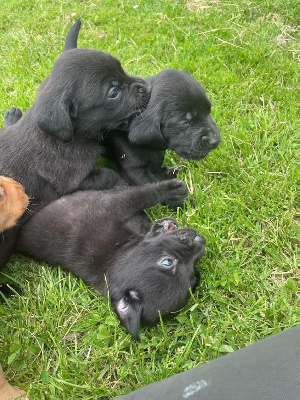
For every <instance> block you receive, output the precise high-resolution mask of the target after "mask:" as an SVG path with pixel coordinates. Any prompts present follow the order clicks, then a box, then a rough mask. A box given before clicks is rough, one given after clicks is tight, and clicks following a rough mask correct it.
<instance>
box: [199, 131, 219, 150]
mask: <svg viewBox="0 0 300 400" xmlns="http://www.w3.org/2000/svg"><path fill="white" fill-rule="evenodd" d="M220 139H221V138H220V134H219V133H218V132H211V131H210V132H208V133H207V135H205V136H202V141H203V142H205V143H206V144H207V145H208V146H209V147H210V148H212V149H215V148H216V147H218V145H219V143H220Z"/></svg>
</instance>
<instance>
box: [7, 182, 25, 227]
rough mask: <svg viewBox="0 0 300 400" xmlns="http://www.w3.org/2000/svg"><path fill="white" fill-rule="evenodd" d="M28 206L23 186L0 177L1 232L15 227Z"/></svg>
mask: <svg viewBox="0 0 300 400" xmlns="http://www.w3.org/2000/svg"><path fill="white" fill-rule="evenodd" d="M27 205H28V197H27V196H26V194H25V192H24V189H23V187H22V185H21V184H20V183H18V182H16V181H15V180H13V179H11V178H7V177H5V176H0V232H1V231H4V230H5V229H8V228H11V227H13V226H14V225H15V224H16V223H17V221H18V219H19V218H20V217H21V215H22V214H23V213H24V211H25V210H26V207H27Z"/></svg>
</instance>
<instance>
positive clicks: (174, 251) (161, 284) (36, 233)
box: [16, 179, 205, 340]
mask: <svg viewBox="0 0 300 400" xmlns="http://www.w3.org/2000/svg"><path fill="white" fill-rule="evenodd" d="M186 194H187V188H186V186H185V185H183V184H182V183H181V182H180V181H179V180H177V179H172V180H168V181H163V182H159V183H154V184H153V183H151V184H147V185H143V186H136V187H125V188H124V187H123V188H115V189H111V190H107V191H86V192H76V193H73V194H70V195H67V196H64V197H61V198H60V199H58V200H56V201H54V202H53V203H51V204H49V205H48V206H46V207H45V208H43V209H42V210H41V211H39V212H38V213H37V214H36V215H34V216H33V217H32V218H31V219H30V220H29V221H28V222H27V223H26V224H25V225H23V227H22V229H21V233H20V235H19V238H18V242H17V245H16V250H17V251H20V252H23V253H25V254H27V255H29V256H32V257H34V258H36V259H39V260H43V261H46V262H47V263H49V264H53V265H60V266H61V267H63V268H64V269H66V270H69V271H72V272H73V273H74V274H76V275H78V276H79V277H81V278H82V279H83V280H85V281H86V282H88V283H89V284H91V285H93V286H95V287H96V288H97V289H99V291H100V292H101V293H102V294H103V295H107V294H108V292H109V296H110V298H111V303H112V305H113V307H114V309H115V311H116V313H117V315H118V317H119V319H120V321H121V322H122V323H123V324H124V325H125V327H126V328H127V330H128V331H129V332H130V333H131V335H132V336H133V337H134V338H135V339H136V340H139V326H140V323H145V324H154V323H156V322H157V321H158V320H159V312H160V313H161V315H162V316H165V315H167V314H169V313H171V312H175V311H178V310H179V309H180V308H181V307H183V305H184V304H185V303H186V301H187V300H188V298H189V296H190V288H193V286H194V285H195V283H196V270H195V263H196V261H197V260H199V259H200V257H201V256H202V255H203V254H204V249H205V240H204V238H203V237H202V236H201V235H199V234H198V233H197V232H196V231H195V230H193V229H189V228H184V229H178V225H177V222H176V221H175V220H173V219H171V218H164V219H161V220H158V221H156V222H155V223H154V224H153V225H151V223H150V221H149V219H148V218H147V217H146V214H145V213H144V212H143V211H142V210H143V209H144V208H147V207H152V206H154V205H156V204H157V203H160V202H163V201H168V200H172V201H182V200H183V198H185V196H186Z"/></svg>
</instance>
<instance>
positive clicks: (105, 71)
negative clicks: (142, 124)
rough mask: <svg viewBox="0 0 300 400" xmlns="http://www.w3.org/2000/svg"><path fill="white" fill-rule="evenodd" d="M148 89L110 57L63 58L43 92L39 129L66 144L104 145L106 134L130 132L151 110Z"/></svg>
mask: <svg viewBox="0 0 300 400" xmlns="http://www.w3.org/2000/svg"><path fill="white" fill-rule="evenodd" d="M149 92H150V90H149V84H146V82H145V81H144V80H143V79H141V78H137V77H131V76H129V75H127V74H126V73H125V72H124V70H123V69H122V67H121V64H120V62H119V61H118V60H117V59H116V58H114V57H112V56H111V55H109V54H107V53H103V52H101V51H96V50H89V49H73V50H68V51H66V52H64V53H63V54H62V55H61V56H60V57H59V58H58V60H57V61H56V63H55V64H54V67H53V70H52V72H51V74H50V76H49V77H48V78H47V79H46V80H45V82H44V83H43V84H42V86H41V88H40V92H39V94H38V96H37V99H36V103H35V105H34V107H33V113H34V118H35V122H36V123H37V125H38V126H39V128H40V129H41V130H42V131H44V132H46V133H48V134H49V135H51V136H53V137H54V138H56V139H58V140H61V141H63V142H68V141H71V140H72V139H73V137H74V136H76V137H78V136H84V137H87V138H89V139H96V140H102V135H103V133H104V132H106V131H108V130H111V129H122V128H126V127H127V126H128V124H129V122H130V120H131V119H132V118H133V117H134V116H136V115H137V114H138V113H140V112H141V111H142V110H143V109H144V108H145V107H146V105H147V102H148V100H149V96H150V93H149Z"/></svg>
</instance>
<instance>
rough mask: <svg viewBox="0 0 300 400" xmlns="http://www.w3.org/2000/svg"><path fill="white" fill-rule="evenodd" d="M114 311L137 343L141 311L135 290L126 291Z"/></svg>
mask: <svg viewBox="0 0 300 400" xmlns="http://www.w3.org/2000/svg"><path fill="white" fill-rule="evenodd" d="M115 309H116V312H117V314H118V317H119V319H120V321H121V322H122V324H123V325H124V326H125V328H126V329H127V330H128V332H129V333H130V334H131V335H132V336H133V337H134V339H135V340H137V341H138V342H139V341H140V337H139V327H140V321H141V314H142V310H143V305H142V301H141V299H140V296H139V294H138V293H137V292H136V291H135V290H128V292H127V293H126V294H125V296H124V297H123V298H122V299H121V300H118V301H117V302H116V304H115Z"/></svg>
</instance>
